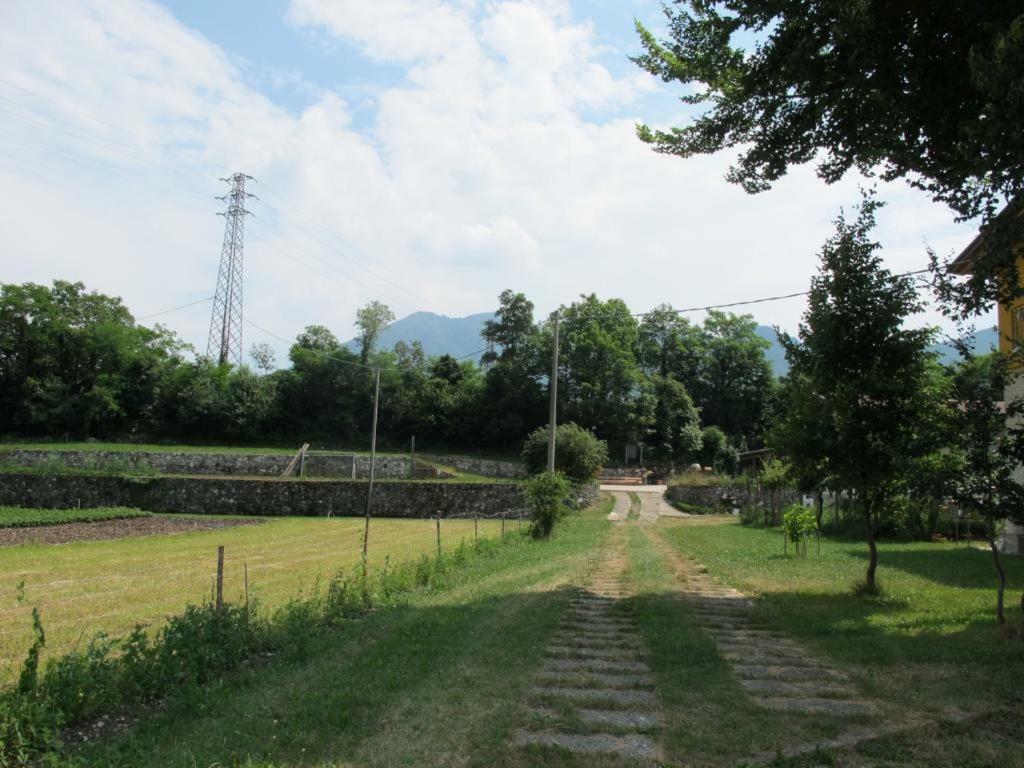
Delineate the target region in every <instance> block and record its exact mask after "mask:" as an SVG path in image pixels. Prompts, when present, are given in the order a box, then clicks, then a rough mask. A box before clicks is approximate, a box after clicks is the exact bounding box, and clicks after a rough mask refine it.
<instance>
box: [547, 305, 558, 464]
mask: <svg viewBox="0 0 1024 768" xmlns="http://www.w3.org/2000/svg"><path fill="white" fill-rule="evenodd" d="M558 313H559V311H558V310H557V309H556V310H555V316H554V339H553V340H552V344H551V378H550V379H549V381H548V390H549V391H550V393H551V416H550V418H549V419H548V472H554V471H555V426H556V423H557V421H558Z"/></svg>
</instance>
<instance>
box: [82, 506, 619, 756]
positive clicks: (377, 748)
mask: <svg viewBox="0 0 1024 768" xmlns="http://www.w3.org/2000/svg"><path fill="white" fill-rule="evenodd" d="M608 511H609V509H608V503H607V502H605V503H603V504H601V505H600V506H599V508H597V509H594V510H591V511H589V512H586V513H582V514H576V515H573V516H571V517H570V518H568V519H567V520H566V521H565V522H564V523H563V524H562V525H561V526H559V528H558V529H557V530H556V533H555V536H554V537H553V538H552V539H551V540H550V541H547V542H534V541H530V540H528V539H526V538H525V537H524V538H523V539H522V540H521V543H520V544H519V545H518V546H516V547H514V548H512V549H511V550H510V551H508V552H506V553H505V554H503V555H502V556H501V557H499V558H494V559H491V560H487V561H482V562H477V563H474V564H472V565H471V566H469V567H468V568H467V569H466V570H465V571H464V572H460V573H458V574H456V575H455V576H453V579H452V582H451V583H450V588H449V589H447V590H445V591H444V592H439V593H432V594H431V593H415V594H412V595H410V597H409V599H408V601H407V602H405V603H404V604H402V605H400V606H398V607H397V608H391V609H384V610H380V611H375V612H373V613H371V614H369V615H367V616H366V617H364V618H363V619H360V620H357V621H352V622H348V623H345V624H343V625H341V626H340V627H339V628H338V630H337V631H335V632H333V633H331V634H329V635H327V636H325V637H323V638H321V639H320V640H319V641H318V642H319V645H318V647H317V648H316V649H315V652H314V653H312V654H311V655H310V657H309V658H308V660H307V661H304V662H301V663H294V662H289V661H287V660H285V659H277V658H274V659H271V660H270V661H269V662H268V663H266V664H263V665H259V666H258V667H254V668H251V669H249V670H246V671H242V672H239V673H236V674H232V675H229V676H227V677H226V678H224V679H223V680H222V681H221V682H220V683H219V684H216V685H212V686H209V687H208V688H206V689H204V690H202V691H200V692H196V693H195V695H193V696H191V697H187V698H185V699H182V700H177V701H172V702H170V703H168V705H167V706H165V707H164V708H162V709H160V710H158V711H155V712H152V713H150V714H149V715H148V716H146V717H144V718H143V720H142V721H141V722H140V723H139V724H138V725H137V727H136V728H134V729H133V730H132V731H131V732H129V733H128V734H125V735H124V736H122V737H120V738H116V739H114V740H112V741H107V742H104V743H101V744H97V745H88V746H85V747H83V748H80V749H79V750H78V754H77V757H79V758H80V759H81V760H82V762H83V763H84V764H85V765H95V766H107V765H161V766H183V767H184V766H189V767H191V766H195V765H239V766H261V768H274V767H280V768H284V767H285V766H314V765H315V766H328V765H333V766H349V765H359V766H371V767H372V766H425V765H481V766H483V765H487V766H497V767H500V768H505V767H515V768H518V767H519V766H526V765H535V764H536V763H534V762H533V760H532V758H531V757H530V756H529V755H518V756H517V755H511V754H509V751H508V750H507V748H506V742H507V737H508V734H509V732H510V731H511V729H512V728H514V727H515V726H516V725H518V724H521V722H520V721H521V718H522V713H521V711H520V709H519V707H518V704H519V703H520V702H521V701H522V698H523V695H524V691H525V688H526V686H527V685H528V682H529V673H530V671H532V670H533V669H534V668H535V667H536V666H537V665H538V664H539V662H540V657H541V654H542V651H543V648H544V646H545V642H546V639H547V637H548V636H549V635H550V634H551V633H552V632H553V631H554V629H555V626H556V624H557V622H558V619H559V618H560V616H561V614H562V613H563V612H564V610H565V609H566V607H567V605H568V601H569V599H570V595H571V592H572V590H571V589H569V588H568V585H569V584H570V583H573V582H576V581H578V580H579V579H580V578H581V577H582V576H583V574H584V573H585V572H586V571H588V570H589V569H590V568H591V567H593V566H594V564H595V563H594V555H595V552H597V550H598V549H599V545H600V542H601V541H602V539H603V538H604V537H605V536H606V535H607V533H608V531H609V529H610V526H609V524H608V522H607V521H606V520H605V516H606V515H607V513H608Z"/></svg>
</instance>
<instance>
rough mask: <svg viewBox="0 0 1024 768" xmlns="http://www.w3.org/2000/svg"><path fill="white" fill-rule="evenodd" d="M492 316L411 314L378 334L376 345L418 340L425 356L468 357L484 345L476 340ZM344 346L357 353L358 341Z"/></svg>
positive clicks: (391, 344)
mask: <svg viewBox="0 0 1024 768" xmlns="http://www.w3.org/2000/svg"><path fill="white" fill-rule="evenodd" d="M492 317H494V314H493V313H492V312H479V313H477V314H475V315H469V316H468V317H448V316H447V315H439V314H436V313H434V312H413V313H412V314H411V315H409V316H408V317H403V318H402V319H401V320H396V321H395V322H394V323H392V324H391V325H390V326H389V327H388V328H387V330H385V331H384V333H382V334H381V337H380V341H379V342H378V346H380V347H381V348H386V347H393V346H395V344H396V343H398V342H399V341H404V342H406V343H407V344H409V343H412V342H413V341H418V342H419V343H420V344H422V345H423V351H424V352H425V353H426V354H427V355H428V356H430V355H444V354H449V355H452V356H454V357H462V356H463V355H469V354H471V353H473V352H476V351H477V350H480V349H482V348H483V346H484V342H483V340H482V339H481V338H480V331H482V330H483V327H484V321H485V320H490V319H491V318H492ZM345 345H346V346H347V347H348V348H349V349H352V350H353V351H358V350H359V342H358V340H356V339H352V340H350V341H348V342H346V343H345Z"/></svg>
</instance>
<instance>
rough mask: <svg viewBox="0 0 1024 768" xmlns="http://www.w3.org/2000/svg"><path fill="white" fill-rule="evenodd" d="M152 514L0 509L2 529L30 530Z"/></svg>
mask: <svg viewBox="0 0 1024 768" xmlns="http://www.w3.org/2000/svg"><path fill="white" fill-rule="evenodd" d="M149 514H150V513H149V512H143V511H142V510H141V509H129V508H128V507H97V508H95V509H25V508H23V507H0V528H28V527H32V526H36V525H54V524H56V523H84V522H96V521H98V520H123V519H125V518H130V517H147V516H148V515H149Z"/></svg>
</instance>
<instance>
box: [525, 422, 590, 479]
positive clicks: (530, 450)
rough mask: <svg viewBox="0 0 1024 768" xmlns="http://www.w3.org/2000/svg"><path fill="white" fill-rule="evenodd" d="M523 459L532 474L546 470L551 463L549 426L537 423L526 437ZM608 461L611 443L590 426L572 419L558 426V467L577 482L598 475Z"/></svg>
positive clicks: (556, 447)
mask: <svg viewBox="0 0 1024 768" xmlns="http://www.w3.org/2000/svg"><path fill="white" fill-rule="evenodd" d="M522 457H523V462H524V463H525V464H526V467H527V469H529V470H530V473H531V474H537V473H539V472H543V471H544V470H545V469H546V468H547V465H548V428H547V427H537V429H535V430H534V431H533V432H531V433H530V435H529V437H527V438H526V442H525V443H523V451H522ZM607 463H608V443H606V442H605V441H604V440H598V439H597V438H596V437H594V436H593V435H592V434H590V433H589V432H588V431H587V430H585V429H583V427H581V426H579V425H578V424H573V423H572V422H570V423H568V424H561V425H559V426H558V428H557V429H556V430H555V469H556V470H557V471H558V472H561V473H562V474H564V475H565V476H566V477H568V478H570V479H572V480H576V481H577V482H581V483H582V482H587V481H589V480H593V479H594V478H595V477H597V473H598V472H600V471H601V467H603V466H604V465H605V464H607Z"/></svg>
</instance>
